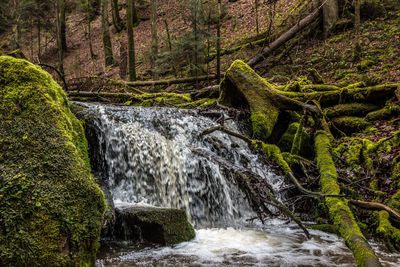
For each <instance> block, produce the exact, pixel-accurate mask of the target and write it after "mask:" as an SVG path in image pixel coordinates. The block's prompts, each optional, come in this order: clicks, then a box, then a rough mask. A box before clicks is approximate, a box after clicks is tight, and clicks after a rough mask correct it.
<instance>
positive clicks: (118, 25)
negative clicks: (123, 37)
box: [111, 0, 123, 32]
mask: <svg viewBox="0 0 400 267" xmlns="http://www.w3.org/2000/svg"><path fill="white" fill-rule="evenodd" d="M111 11H112V21H113V24H114V27H115V29H116V30H117V32H120V31H122V28H123V24H122V20H121V17H120V16H119V7H118V0H111Z"/></svg>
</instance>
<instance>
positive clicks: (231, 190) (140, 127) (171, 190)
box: [88, 105, 282, 226]
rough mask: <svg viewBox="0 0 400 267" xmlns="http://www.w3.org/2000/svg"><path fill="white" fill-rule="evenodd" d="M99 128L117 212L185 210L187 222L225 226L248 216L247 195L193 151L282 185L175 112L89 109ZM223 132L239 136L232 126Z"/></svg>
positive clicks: (245, 152)
mask: <svg viewBox="0 0 400 267" xmlns="http://www.w3.org/2000/svg"><path fill="white" fill-rule="evenodd" d="M88 107H89V110H91V111H92V112H94V111H95V112H96V115H93V114H92V117H93V118H94V120H93V124H94V126H95V128H97V129H98V130H97V136H98V142H99V146H98V147H99V148H100V149H99V151H98V152H97V153H98V154H99V155H100V156H101V157H102V158H103V160H104V163H105V168H104V167H103V169H102V170H96V167H95V166H94V169H95V172H103V173H101V174H100V176H102V177H104V178H105V180H106V182H107V184H108V186H109V190H110V192H111V194H112V196H113V200H114V203H115V205H116V206H117V207H118V206H119V205H130V204H132V203H141V204H149V205H154V206H160V207H173V208H182V209H185V210H186V211H187V213H188V215H189V216H190V218H191V221H192V223H194V224H196V225H201V226H212V225H222V226H228V225H232V223H233V222H234V221H236V220H238V219H246V218H250V217H253V216H254V214H253V212H252V211H251V209H250V208H249V206H248V204H247V201H246V200H245V198H244V194H243V193H241V192H240V191H239V190H238V189H237V188H236V186H235V185H234V184H232V183H231V182H230V179H227V177H226V174H225V173H224V171H223V170H222V169H220V167H219V166H218V165H216V164H214V163H213V162H211V161H209V160H207V159H205V158H203V157H201V156H199V155H197V154H195V153H193V152H192V149H193V148H197V147H201V148H203V149H204V148H205V149H207V150H209V151H212V152H213V153H216V154H218V155H221V156H223V157H224V158H226V159H228V160H230V161H232V163H233V164H235V165H239V166H243V167H246V168H251V169H252V170H253V171H255V172H258V173H260V174H262V175H263V176H264V177H265V178H266V179H267V180H268V181H269V182H270V183H272V184H274V185H275V186H276V187H278V186H279V184H280V183H281V180H282V179H281V178H280V177H278V176H276V175H275V174H273V173H272V172H270V171H269V170H268V168H267V167H266V166H263V165H261V164H260V163H259V162H258V160H257V156H256V155H254V154H253V153H251V151H250V149H249V148H248V147H247V144H246V143H244V142H243V141H241V140H240V139H237V138H235V137H230V136H227V135H226V134H223V133H219V132H214V133H212V134H211V135H210V136H207V137H206V139H207V141H204V140H203V138H200V134H201V133H202V132H203V131H204V130H205V129H207V128H209V127H213V126H216V125H217V124H216V123H215V122H213V121H212V120H211V119H209V118H206V117H202V116H195V115H193V114H189V113H187V112H186V113H185V112H181V111H179V110H176V109H170V108H158V109H146V108H142V107H137V108H130V107H115V106H97V105H96V106H90V105H89V106H88ZM226 126H227V127H230V128H231V129H232V130H233V131H238V130H237V127H236V125H235V123H233V122H232V121H230V122H227V124H226Z"/></svg>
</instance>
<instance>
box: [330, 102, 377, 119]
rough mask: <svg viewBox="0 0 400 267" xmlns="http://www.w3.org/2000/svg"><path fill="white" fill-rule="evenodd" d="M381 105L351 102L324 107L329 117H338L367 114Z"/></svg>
mask: <svg viewBox="0 0 400 267" xmlns="http://www.w3.org/2000/svg"><path fill="white" fill-rule="evenodd" d="M378 109H379V107H378V106H376V105H373V104H364V103H351V104H341V105H336V106H333V107H329V108H326V109H324V113H325V114H326V116H327V117H328V118H336V117H341V116H360V117H361V116H365V115H366V114H368V113H369V112H372V111H375V110H378Z"/></svg>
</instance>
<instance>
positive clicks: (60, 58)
mask: <svg viewBox="0 0 400 267" xmlns="http://www.w3.org/2000/svg"><path fill="white" fill-rule="evenodd" d="M59 4H60V0H57V1H56V26H57V50H58V71H59V72H60V75H61V76H62V77H65V74H64V63H63V60H64V50H63V49H62V37H61V22H60V5H59Z"/></svg>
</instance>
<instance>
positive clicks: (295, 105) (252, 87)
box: [219, 60, 320, 141]
mask: <svg viewBox="0 0 400 267" xmlns="http://www.w3.org/2000/svg"><path fill="white" fill-rule="evenodd" d="M219 103H221V104H223V105H226V106H231V107H236V108H249V109H250V112H251V121H252V126H253V133H254V136H255V138H257V139H260V140H263V141H266V140H267V139H268V137H269V136H270V135H271V133H272V130H273V128H274V126H275V124H276V122H277V120H278V116H279V113H280V111H281V110H286V109H289V110H293V111H303V110H306V111H307V112H309V113H312V114H319V113H320V112H319V110H318V109H317V108H316V107H315V106H312V105H308V104H304V103H302V102H300V101H297V100H293V99H290V98H289V97H286V96H283V95H281V94H279V93H277V92H276V90H275V89H274V86H273V85H271V84H270V83H268V82H267V81H265V79H263V78H261V77H260V76H259V75H258V74H257V73H256V72H255V71H254V70H253V69H251V68H250V67H249V66H248V65H246V63H244V62H243V61H241V60H236V61H235V62H234V63H233V64H232V65H231V67H230V68H229V69H228V70H227V71H226V73H225V77H224V80H223V81H222V83H221V86H220V98H219Z"/></svg>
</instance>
